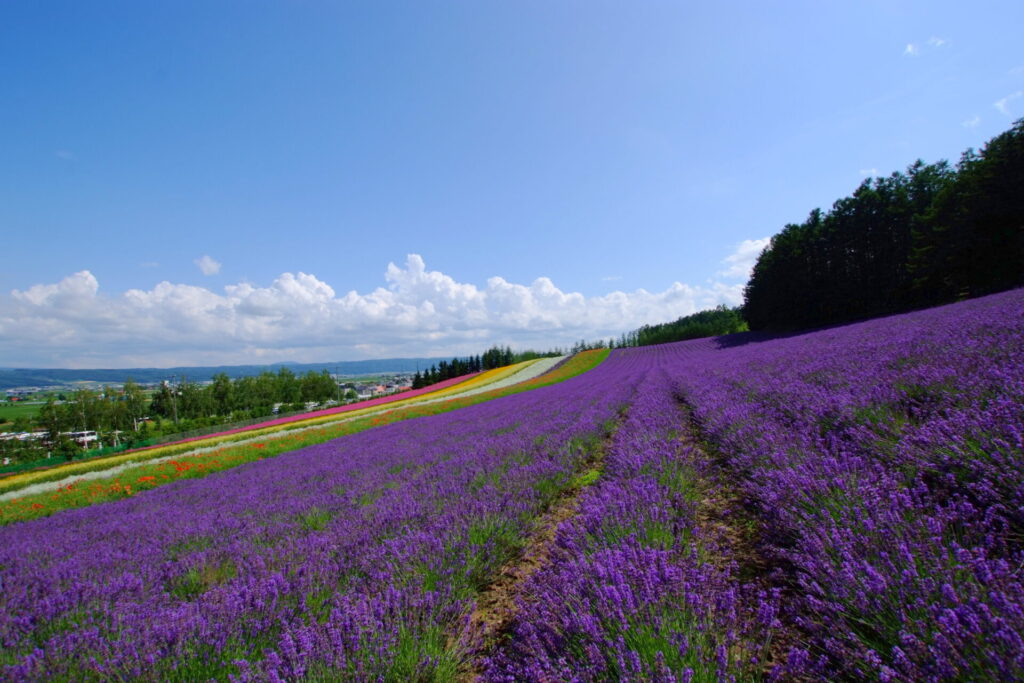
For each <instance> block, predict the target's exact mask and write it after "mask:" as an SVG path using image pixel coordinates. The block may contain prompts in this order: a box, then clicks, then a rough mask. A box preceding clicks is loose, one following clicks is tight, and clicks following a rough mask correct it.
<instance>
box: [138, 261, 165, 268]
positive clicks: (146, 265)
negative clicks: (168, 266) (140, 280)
mask: <svg viewBox="0 0 1024 683" xmlns="http://www.w3.org/2000/svg"><path fill="white" fill-rule="evenodd" d="M139 267H140V268H159V267H160V264H159V263H158V262H156V261H143V262H142V263H140V264H139Z"/></svg>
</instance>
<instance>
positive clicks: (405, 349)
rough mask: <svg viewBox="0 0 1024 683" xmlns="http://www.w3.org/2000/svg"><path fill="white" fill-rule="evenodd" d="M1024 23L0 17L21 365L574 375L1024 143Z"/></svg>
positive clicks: (725, 6)
mask: <svg viewBox="0 0 1024 683" xmlns="http://www.w3.org/2000/svg"><path fill="white" fill-rule="evenodd" d="M1021 26H1024V3H1020V2H986V3H972V4H968V3H963V2H933V1H927V2H926V1H921V2H906V1H901V0H886V1H881V2H872V1H870V0H869V1H862V2H824V1H821V0H815V1H813V2H811V1H808V2H781V3H753V2H746V3H729V2H725V3H683V2H674V3H669V2H644V3H636V2H629V3H627V2H618V3H606V2H592V1H589V2H550V1H545V2H522V1H517V2H513V3H496V2H470V1H467V2H403V3H398V2H379V1H377V2H365V3H357V2H312V1H297V0H293V1H289V2H283V1H282V2H254V1H252V0H247V1H245V2H210V1H209V0H204V1H203V2H195V3H190V2H173V3H156V2H152V3H139V2H134V1H130V2H103V1H101V0H96V1H93V2H87V3H85V2H38V1H22V0H9V1H8V2H5V3H3V4H2V5H0V102H2V106H0V153H2V160H3V161H2V164H0V230H2V232H3V255H4V256H3V267H2V268H0V366H43V365H45V366H68V367H96V366H103V367H118V366H130V365H173V364H184V363H211V362H217V363H234V362H263V361H265V362H275V361H280V360H298V361H321V360H322V361H327V360H335V359H354V358H365V357H382V356H390V355H424V354H431V355H433V354H454V353H474V352H477V351H479V350H481V349H482V348H486V346H487V345H489V344H490V343H494V342H499V343H510V344H512V345H513V346H517V347H527V346H533V347H549V346H553V345H559V344H566V343H571V342H572V341H573V340H575V339H580V338H587V339H594V338H597V337H607V336H609V335H611V334H618V333H620V332H623V331H626V330H629V329H632V328H634V327H636V326H637V325H639V324H642V323H644V322H660V321H663V320H669V319H673V318H675V317H678V316H679V315H683V314H686V313H689V312H692V311H693V310H696V309H698V308H703V307H706V306H710V305H714V304H716V303H738V297H739V293H740V292H741V290H742V285H743V282H744V280H745V276H746V272H747V271H746V269H747V268H749V265H750V263H751V259H752V258H753V257H754V256H756V253H757V250H758V248H759V247H760V246H761V245H762V244H763V240H764V239H765V238H767V237H769V236H770V235H772V234H774V233H775V232H777V231H778V230H780V229H781V228H782V226H783V225H785V224H786V223H787V222H799V221H801V220H803V219H804V218H805V217H806V215H807V214H808V212H809V211H810V210H811V209H813V208H815V207H819V206H820V207H827V206H829V205H831V203H832V202H833V201H834V200H836V199H838V198H839V197H841V196H844V195H847V194H849V193H850V192H852V191H853V190H854V189H855V188H856V186H857V184H858V183H859V182H860V181H861V180H862V179H863V178H864V177H865V176H867V175H873V174H883V175H884V174H887V173H889V172H891V171H894V170H899V169H903V168H905V167H906V166H907V165H909V164H910V163H912V162H913V161H914V160H915V159H917V158H923V159H924V160H925V161H936V160H938V159H943V158H945V159H950V160H953V161H955V160H956V158H958V156H959V154H960V153H961V152H962V151H963V150H964V149H966V148H967V147H978V146H980V145H982V144H983V143H984V142H985V140H987V139H989V138H991V137H992V136H994V135H996V134H998V133H999V132H1002V131H1003V130H1006V129H1007V128H1009V127H1010V125H1011V124H1012V122H1013V121H1014V120H1015V119H1017V118H1020V117H1022V116H1024V95H1022V93H1024V50H1022V49H1021V47H1020V43H1021V41H1020V37H1019V30H1020V27H1021Z"/></svg>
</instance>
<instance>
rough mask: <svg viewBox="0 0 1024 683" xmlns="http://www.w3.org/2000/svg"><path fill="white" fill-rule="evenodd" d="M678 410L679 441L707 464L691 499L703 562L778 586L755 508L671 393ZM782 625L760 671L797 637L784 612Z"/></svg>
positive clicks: (688, 410) (684, 405) (779, 657)
mask: <svg viewBox="0 0 1024 683" xmlns="http://www.w3.org/2000/svg"><path fill="white" fill-rule="evenodd" d="M677 400H678V401H679V405H680V408H681V409H682V411H683V415H684V422H683V427H684V429H683V431H682V433H681V434H680V436H679V439H680V441H682V442H683V443H685V444H687V445H688V446H690V447H691V448H693V449H694V451H695V453H694V457H695V459H700V460H703V461H704V462H706V463H709V464H710V465H711V467H710V468H708V469H709V470H710V471H711V473H712V474H711V477H710V478H705V479H704V480H703V481H701V487H700V490H701V494H702V495H701V497H700V500H699V501H698V503H697V525H698V527H699V529H700V534H699V535H700V537H701V538H706V539H709V540H710V541H711V543H712V546H713V547H710V548H707V549H706V551H707V552H706V555H705V556H706V558H707V560H708V561H709V562H713V563H721V565H722V566H725V565H726V564H730V563H733V562H735V563H736V565H737V566H738V571H737V572H736V574H735V575H734V576H735V577H736V579H738V580H739V581H742V582H744V583H748V584H754V585H757V586H759V587H760V588H762V589H764V590H766V591H767V590H770V589H771V588H774V587H778V586H777V584H776V583H773V581H772V574H773V570H774V569H776V568H777V567H776V566H775V565H774V564H773V562H772V561H771V559H770V558H769V557H768V556H766V555H765V553H764V552H762V548H763V546H764V542H763V540H762V534H763V532H764V530H763V527H762V524H761V521H760V520H759V519H758V518H757V515H756V511H755V510H754V509H752V507H751V506H750V505H749V504H748V501H747V500H746V499H745V497H744V495H743V493H742V491H741V490H740V488H739V487H738V486H737V485H736V482H735V481H734V479H733V477H732V476H731V472H730V470H729V468H728V465H727V463H725V461H724V458H723V457H722V456H721V455H719V454H717V453H715V452H714V449H713V447H711V446H709V445H708V444H707V443H706V441H705V440H703V439H702V438H701V429H700V425H699V424H698V423H697V421H696V420H695V419H694V418H693V411H692V409H691V407H690V405H689V404H687V403H686V400H685V398H683V397H677ZM779 619H780V620H781V621H782V624H783V626H782V628H781V629H778V630H777V631H776V632H775V634H774V635H773V637H772V641H771V643H770V644H769V647H768V657H767V658H765V661H764V662H763V664H764V671H765V673H767V672H768V671H769V670H770V669H771V668H772V666H774V665H775V664H778V663H780V662H784V661H785V659H786V654H787V653H788V652H789V650H790V648H791V647H792V646H793V645H795V644H797V643H798V641H799V640H800V637H799V632H798V631H797V629H796V628H795V627H794V626H793V625H792V624H791V623H787V620H786V616H785V615H784V614H779Z"/></svg>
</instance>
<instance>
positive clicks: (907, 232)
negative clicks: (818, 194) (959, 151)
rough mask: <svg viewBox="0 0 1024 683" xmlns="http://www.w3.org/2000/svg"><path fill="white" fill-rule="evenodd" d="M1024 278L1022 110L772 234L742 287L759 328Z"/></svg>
mask: <svg viewBox="0 0 1024 683" xmlns="http://www.w3.org/2000/svg"><path fill="white" fill-rule="evenodd" d="M1022 284H1024V119H1021V120H1020V121H1017V122H1016V124H1015V125H1014V126H1013V128H1011V129H1010V130H1008V131H1006V132H1005V133H1002V134H1001V135H998V136H997V137H995V138H993V139H992V140H990V141H989V142H988V143H987V144H986V145H985V147H984V148H983V149H981V150H980V151H975V150H968V151H967V152H965V153H964V154H963V156H962V157H961V159H960V162H959V163H958V164H957V165H956V167H955V168H954V167H952V166H951V165H950V164H949V163H948V162H946V161H940V162H938V163H935V164H925V163H924V162H922V161H918V162H917V163H915V164H913V165H912V166H910V167H909V168H908V169H907V170H906V172H904V173H900V172H896V173H893V174H892V175H890V176H888V177H886V178H873V179H869V180H865V181H864V182H863V183H862V184H861V185H860V187H858V188H857V190H856V191H855V192H854V193H853V195H852V196H850V197H845V198H843V199H840V200H839V201H837V202H835V204H833V206H832V209H831V210H830V211H828V212H823V211H821V210H820V209H815V210H814V211H812V212H811V214H810V216H808V218H807V220H806V221H804V222H803V223H800V224H790V225H787V226H785V228H783V230H782V232H780V233H779V234H777V235H775V236H774V237H773V238H772V240H771V243H770V244H769V245H768V247H767V248H766V249H765V250H764V252H763V253H762V254H761V256H760V258H759V259H758V261H757V264H756V266H755V267H754V272H753V275H752V276H751V278H750V282H749V283H748V285H747V287H746V290H745V292H744V296H745V304H744V307H743V313H744V316H745V318H746V320H747V322H748V323H749V325H750V329H753V330H761V329H775V330H786V329H801V328H807V327H816V326H822V325H829V324H833V323H841V322H847V321H852V320H858V319H862V318H869V317H873V316H878V315H885V314H889V313H897V312H901V311H906V310H910V309H913V308H920V307H925V306H934V305H938V304H942V303H948V302H951V301H955V300H959V299H964V298H969V297H975V296H981V295H983V294H990V293H992V292H997V291H1001V290H1005V289H1010V288H1012V287H1017V286H1020V285H1022Z"/></svg>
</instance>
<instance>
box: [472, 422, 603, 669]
mask: <svg viewBox="0 0 1024 683" xmlns="http://www.w3.org/2000/svg"><path fill="white" fill-rule="evenodd" d="M609 438H610V437H608V438H605V439H604V441H602V442H601V444H600V445H599V446H598V447H597V448H595V449H594V450H593V451H591V453H590V455H589V457H588V458H587V459H586V461H585V462H584V463H582V465H581V466H580V468H579V470H578V471H577V472H576V473H575V474H576V475H579V474H581V473H583V472H586V471H588V470H599V471H600V469H601V466H602V464H603V462H604V455H605V452H606V445H607V443H608V440H609ZM585 490H586V487H585V486H582V487H581V486H573V487H572V488H569V489H567V490H566V491H564V492H563V493H562V495H561V496H559V498H558V499H557V500H556V501H555V502H554V503H552V505H551V506H550V507H549V508H548V510H547V511H546V512H545V513H544V514H543V515H541V516H539V517H538V518H537V520H536V522H535V524H534V527H533V531H532V532H531V533H530V536H529V538H527V540H526V548H525V549H524V550H523V553H522V555H520V556H519V557H518V558H516V559H515V560H514V561H513V562H510V563H509V564H507V565H505V566H504V567H503V568H502V569H501V571H500V572H499V573H498V577H497V578H496V579H495V580H494V582H493V583H491V585H490V587H488V588H487V590H485V591H483V592H482V593H480V595H478V596H477V599H476V609H475V610H474V611H473V613H472V614H471V615H470V618H469V626H468V627H467V629H466V631H465V632H464V633H463V635H462V638H461V640H462V642H463V643H467V644H469V648H470V649H471V650H472V651H473V655H472V659H471V661H470V662H469V666H468V670H467V671H466V672H464V674H463V675H462V676H460V678H459V680H460V681H478V680H480V679H481V676H482V674H483V658H484V657H485V656H486V654H487V653H488V652H489V651H490V650H491V648H492V647H493V646H494V645H495V643H496V642H497V641H498V640H499V639H500V638H501V636H502V635H503V634H504V633H505V632H506V631H507V630H508V628H509V627H510V626H511V625H512V620H513V619H514V618H515V616H516V613H517V610H516V600H517V599H518V598H519V597H520V595H521V594H522V592H523V586H524V584H525V583H526V581H527V579H529V578H530V576H532V575H533V574H534V573H535V572H536V571H537V570H538V569H540V568H542V567H543V566H545V565H546V564H547V563H548V561H549V558H550V557H551V552H552V549H553V548H554V544H555V535H556V534H557V532H558V527H559V525H561V524H562V523H563V522H565V521H566V520H569V519H571V518H572V517H573V516H574V515H575V514H576V510H577V508H578V507H579V504H580V498H581V497H582V495H583V492H584V491H585Z"/></svg>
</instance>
